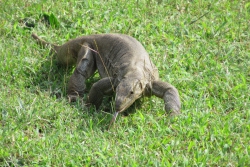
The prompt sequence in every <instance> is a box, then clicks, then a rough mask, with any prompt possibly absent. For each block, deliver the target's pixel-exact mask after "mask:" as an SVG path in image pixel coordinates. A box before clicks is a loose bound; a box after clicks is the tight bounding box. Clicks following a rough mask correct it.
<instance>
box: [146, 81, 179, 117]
mask: <svg viewBox="0 0 250 167" xmlns="http://www.w3.org/2000/svg"><path fill="white" fill-rule="evenodd" d="M148 91H149V92H148V94H150V95H155V96H157V97H159V98H162V99H163V100H164V102H165V110H166V112H168V113H170V115H179V114H180V109H181V102H180V97H179V93H178V90H177V89H176V88H175V87H174V86H173V85H171V84H169V83H167V82H162V81H153V82H152V85H151V90H150V89H149V90H148Z"/></svg>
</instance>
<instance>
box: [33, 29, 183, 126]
mask: <svg viewBox="0 0 250 167" xmlns="http://www.w3.org/2000/svg"><path fill="white" fill-rule="evenodd" d="M32 37H33V38H34V39H35V40H36V41H37V43H38V44H40V45H42V46H51V47H52V50H53V51H54V52H55V54H56V58H57V61H58V63H59V64H61V65H64V66H71V65H73V64H76V69H75V71H74V73H73V75H72V76H71V78H70V80H69V84H68V90H67V94H68V97H69V99H70V101H74V100H75V99H76V98H78V97H79V96H83V94H84V91H85V88H86V85H85V81H86V79H88V78H89V77H90V76H91V75H93V74H94V72H95V71H96V70H98V72H99V74H100V76H101V78H102V79H101V80H99V81H97V82H96V83H95V84H94V85H93V86H92V88H91V89H90V92H89V95H88V102H87V103H89V104H93V105H95V107H96V108H97V109H98V108H99V106H100V105H101V103H102V98H103V96H104V95H108V94H112V93H115V110H116V113H115V115H114V118H113V120H112V121H111V123H112V122H114V121H115V119H116V116H117V115H118V114H119V113H120V112H123V111H124V110H126V109H127V108H128V107H130V106H131V105H132V104H133V103H134V101H135V100H137V99H138V98H140V97H141V96H142V95H146V96H152V95H155V96H157V97H159V98H162V99H163V100H164V101H165V110H166V112H168V113H171V115H178V114H179V113H180V108H181V103H180V98H179V94H178V90H177V89H176V88H175V87H174V86H173V85H171V84H169V83H167V82H162V81H160V80H159V76H158V70H157V68H156V67H155V65H154V64H153V62H152V61H151V60H150V58H149V55H148V53H147V52H146V50H145V49H144V47H143V46H142V45H141V43H140V42H138V41H137V40H136V39H134V38H132V37H130V36H127V35H124V34H99V35H89V36H82V37H79V38H75V39H72V40H70V41H68V42H66V43H65V44H63V45H61V46H58V45H55V44H50V43H48V42H46V41H44V40H42V39H40V38H39V37H38V36H37V35H35V34H32Z"/></svg>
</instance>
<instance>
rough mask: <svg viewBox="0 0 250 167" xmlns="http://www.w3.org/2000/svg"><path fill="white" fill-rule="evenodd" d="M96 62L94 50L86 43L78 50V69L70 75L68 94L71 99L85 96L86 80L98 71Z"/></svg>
mask: <svg viewBox="0 0 250 167" xmlns="http://www.w3.org/2000/svg"><path fill="white" fill-rule="evenodd" d="M96 69H97V68H96V63H95V58H94V55H93V52H92V51H91V49H90V48H89V47H88V44H87V43H84V44H83V45H82V47H81V49H80V51H79V52H78V56H77V64H76V69H75V71H74V73H73V74H72V76H71V77H70V80H69V84H68V90H67V94H68V97H69V101H75V100H76V99H77V98H78V97H79V96H83V94H84V91H85V88H86V84H85V81H86V79H88V78H89V77H90V76H92V75H93V74H94V72H95V71H96Z"/></svg>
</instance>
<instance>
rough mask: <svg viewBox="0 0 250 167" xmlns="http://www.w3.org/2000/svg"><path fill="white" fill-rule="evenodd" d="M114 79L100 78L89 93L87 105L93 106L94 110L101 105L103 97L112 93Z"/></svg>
mask: <svg viewBox="0 0 250 167" xmlns="http://www.w3.org/2000/svg"><path fill="white" fill-rule="evenodd" d="M114 91H115V87H114V79H113V78H110V77H107V78H102V79H100V80H99V81H97V82H96V83H94V84H93V85H92V87H91V89H90V91H89V95H88V101H87V104H93V105H95V107H96V109H98V108H99V107H100V105H101V104H102V99H103V96H104V95H110V94H112V93H114Z"/></svg>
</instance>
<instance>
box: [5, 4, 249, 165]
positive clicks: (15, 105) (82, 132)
mask: <svg viewBox="0 0 250 167" xmlns="http://www.w3.org/2000/svg"><path fill="white" fill-rule="evenodd" d="M0 10H1V13H0V27H1V29H0V34H1V44H0V57H1V61H0V83H1V84H0V90H1V94H0V102H1V105H0V111H1V114H0V166H250V162H249V159H250V155H249V154H250V140H249V139H250V109H249V108H250V102H249V101H250V99H249V94H250V91H249V90H250V87H249V82H250V79H249V78H250V52H249V51H250V44H249V41H250V33H249V29H250V22H249V20H250V3H249V2H247V1H236V0H232V1H223V0H220V1H214V0H209V1H201V0H196V1H182V0H176V1H173V0H168V1H166V0H158V1H146V0H140V1H139V0H137V1H130V0H127V1H112V0H111V1H90V0H86V1H82V2H81V1H75V0H68V1H52V0H43V1H39V0H34V1H28V0H25V1H22V2H21V1H14V0H12V1H6V2H3V1H0ZM44 15H46V16H47V17H48V18H49V19H47V21H46V19H45V21H44ZM25 19H26V20H25ZM48 20H49V21H50V22H51V25H48ZM25 21H26V22H28V23H30V24H31V25H34V26H35V27H34V28H27V27H26V26H25ZM31 32H35V33H37V34H38V35H40V36H42V38H44V39H46V40H48V41H51V42H54V43H58V44H62V43H64V42H65V41H67V40H69V39H71V38H75V37H77V36H81V35H87V34H97V33H109V32H115V33H125V34H129V35H131V36H133V37H135V38H137V39H138V40H139V41H140V42H141V43H142V44H143V45H144V46H145V48H146V50H147V51H148V52H149V54H150V56H151V59H152V60H153V62H154V63H155V64H156V65H157V67H158V69H159V73H160V76H161V79H162V80H164V81H168V82H170V83H172V84H173V85H175V86H176V87H177V88H178V90H179V92H180V96H181V101H182V115H181V116H179V117H176V118H169V117H168V116H167V115H165V112H164V105H163V101H162V100H161V99H158V98H155V97H153V98H150V99H148V98H145V99H143V100H142V101H143V104H142V105H141V106H140V107H137V106H135V107H134V108H133V109H132V110H135V113H134V114H131V115H129V116H128V117H119V118H118V120H117V122H116V124H115V127H113V128H112V129H111V130H110V131H107V130H106V128H107V126H108V123H109V121H110V119H111V117H112V116H111V115H110V114H107V113H104V112H95V111H94V109H90V110H87V109H86V108H85V107H83V105H82V103H81V102H77V103H75V104H69V103H68V101H67V99H66V93H65V87H66V85H67V81H68V79H69V76H70V74H71V73H72V70H73V69H63V68H60V67H57V66H56V64H55V63H54V62H53V61H52V58H51V56H50V55H49V49H47V48H44V49H42V48H39V46H37V45H36V44H35V42H34V41H33V40H32V39H31ZM96 79H97V77H94V78H92V79H91V80H90V81H89V82H88V85H89V86H91V84H93V81H95V80H96ZM109 103H111V105H109ZM104 106H106V107H109V106H111V107H110V109H109V110H111V111H113V108H112V101H110V100H108V99H106V101H105V103H104Z"/></svg>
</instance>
